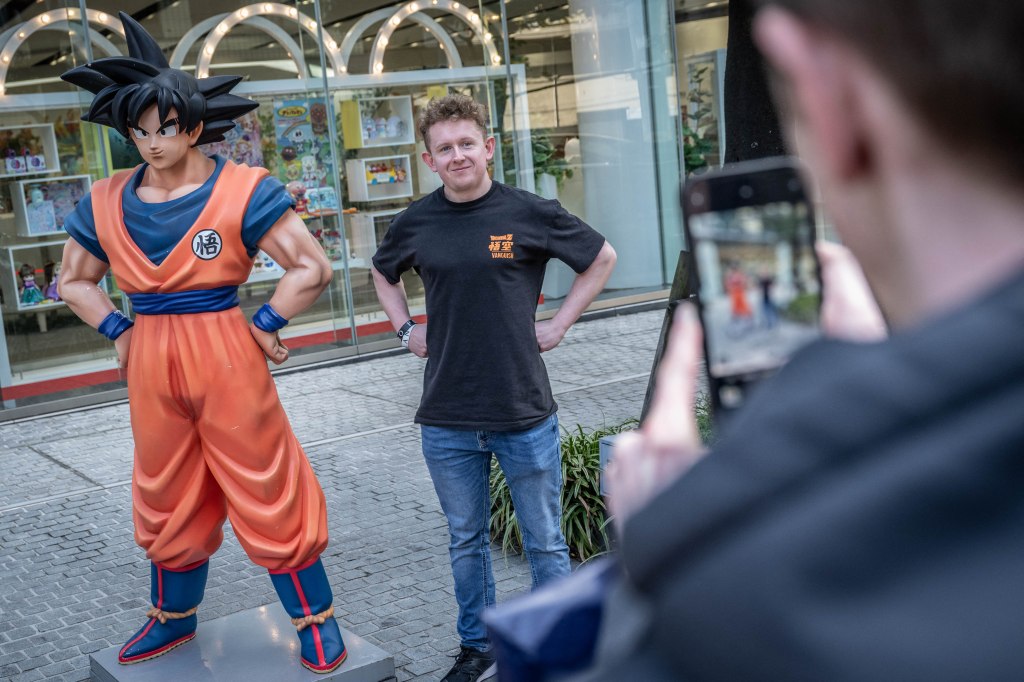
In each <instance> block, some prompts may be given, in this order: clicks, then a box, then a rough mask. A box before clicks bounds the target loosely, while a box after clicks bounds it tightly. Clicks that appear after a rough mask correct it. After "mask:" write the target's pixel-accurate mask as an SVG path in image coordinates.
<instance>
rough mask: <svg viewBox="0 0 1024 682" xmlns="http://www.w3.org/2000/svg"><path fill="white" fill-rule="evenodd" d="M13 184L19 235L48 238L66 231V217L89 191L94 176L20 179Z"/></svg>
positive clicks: (15, 216) (12, 194) (13, 203)
mask: <svg viewBox="0 0 1024 682" xmlns="http://www.w3.org/2000/svg"><path fill="white" fill-rule="evenodd" d="M10 187H11V204H12V205H13V207H14V218H15V223H16V225H17V230H18V234H19V235H21V236H23V237H44V236H48V235H56V234H65V231H64V220H65V218H67V217H68V215H70V214H71V212H72V211H74V210H75V206H76V205H77V204H78V202H79V201H81V200H82V198H83V197H84V196H85V195H86V194H88V193H89V190H90V188H91V187H92V178H90V177H89V176H88V175H68V176H64V177H59V178H37V179H34V180H18V181H15V182H12V183H11V184H10Z"/></svg>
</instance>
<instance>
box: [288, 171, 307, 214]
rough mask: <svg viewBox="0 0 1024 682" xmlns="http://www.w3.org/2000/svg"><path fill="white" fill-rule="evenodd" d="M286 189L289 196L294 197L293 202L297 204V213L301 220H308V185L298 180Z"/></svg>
mask: <svg viewBox="0 0 1024 682" xmlns="http://www.w3.org/2000/svg"><path fill="white" fill-rule="evenodd" d="M285 189H286V190H288V194H290V195H291V197H292V201H293V202H294V204H295V206H294V209H295V212H296V213H297V214H298V215H299V217H300V218H308V217H309V200H308V199H307V198H306V185H305V184H303V183H301V182H299V181H298V180H292V181H291V182H289V183H288V184H287V185H285Z"/></svg>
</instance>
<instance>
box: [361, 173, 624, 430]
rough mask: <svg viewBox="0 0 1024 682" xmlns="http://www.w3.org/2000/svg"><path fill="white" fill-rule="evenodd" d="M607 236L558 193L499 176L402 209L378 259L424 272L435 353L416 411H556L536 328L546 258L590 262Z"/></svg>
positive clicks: (527, 421) (447, 421)
mask: <svg viewBox="0 0 1024 682" xmlns="http://www.w3.org/2000/svg"><path fill="white" fill-rule="evenodd" d="M603 245H604V237H602V236H601V235H600V234H599V233H598V232H596V231H595V230H594V229H593V228H591V227H590V226H589V225H587V224H586V223H584V222H583V221H582V220H580V219H579V218H577V217H575V216H573V215H571V214H570V213H569V212H568V211H566V210H565V209H564V208H562V206H561V204H559V203H558V202H557V201H551V200H547V199H542V198H540V197H538V196H536V195H535V194H531V193H529V192H526V191H524V190H520V189H517V188H515V187H510V186H508V185H503V184H501V183H498V182H493V183H492V184H491V188H490V190H488V192H487V194H485V195H484V196H482V197H480V198H479V199H474V200H473V201H468V202H464V203H456V202H453V201H450V200H448V198H447V197H445V195H444V188H443V187H442V188H439V189H438V190H436V191H434V192H433V193H431V194H429V195H427V196H425V197H423V198H422V199H420V200H419V201H416V202H414V203H413V204H411V205H410V206H409V207H408V208H407V209H406V210H405V211H404V212H402V213H400V214H399V215H397V216H396V217H395V219H394V220H393V221H392V222H391V226H390V228H388V232H387V234H386V235H385V236H384V239H383V240H382V241H381V244H380V247H379V248H378V249H377V253H376V254H375V255H374V257H373V264H374V266H375V267H376V268H377V270H378V271H379V272H380V273H381V274H382V275H384V277H385V278H386V279H387V280H388V281H389V282H391V283H392V284H396V283H398V281H399V276H400V275H401V274H402V273H403V272H405V271H406V270H408V269H409V268H413V269H415V270H416V272H417V273H419V275H420V277H421V278H422V280H423V286H424V289H425V291H426V302H427V321H428V325H427V351H428V352H429V357H428V359H427V368H426V371H425V373H424V376H423V399H422V400H421V401H420V409H419V411H418V412H417V413H416V421H417V422H418V423H420V424H430V425H434V426H445V427H449V428H456V429H467V430H487V431H519V430H522V429H528V428H530V427H532V426H535V425H536V424H538V423H540V422H541V421H543V420H544V419H545V418H547V417H548V416H549V415H551V414H552V413H554V411H555V410H556V409H557V406H556V405H555V401H554V398H552V396H551V385H550V383H549V382H548V374H547V369H546V368H545V367H544V361H543V360H542V359H541V357H540V351H539V350H538V348H537V336H536V333H535V331H534V319H535V315H536V312H537V300H538V298H539V297H540V289H541V284H542V282H543V281H544V268H545V265H546V264H547V262H548V260H550V259H551V258H558V259H560V260H562V261H564V262H565V263H566V264H567V265H569V267H571V268H572V269H573V270H575V271H576V272H583V271H584V270H586V269H587V268H588V267H590V264H591V263H593V262H594V259H595V258H596V257H597V254H598V252H599V251H600V250H601V247H602V246H603Z"/></svg>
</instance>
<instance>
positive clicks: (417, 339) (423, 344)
mask: <svg viewBox="0 0 1024 682" xmlns="http://www.w3.org/2000/svg"><path fill="white" fill-rule="evenodd" d="M409 350H410V351H411V352H412V354H413V355H415V356H417V357H421V358H425V357H427V325H426V324H417V325H416V326H415V327H413V328H412V331H411V332H409Z"/></svg>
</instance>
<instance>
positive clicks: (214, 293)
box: [128, 285, 238, 315]
mask: <svg viewBox="0 0 1024 682" xmlns="http://www.w3.org/2000/svg"><path fill="white" fill-rule="evenodd" d="M128 300H130V301H131V302H132V308H133V309H134V310H135V312H136V313H139V314H141V315H181V314H187V313H214V312H217V311H219V310H227V309H228V308H234V307H235V306H236V305H238V287H237V286H235V285H230V286H226V287H217V288H216V289H196V290H194V291H175V292H172V293H167V294H128Z"/></svg>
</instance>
